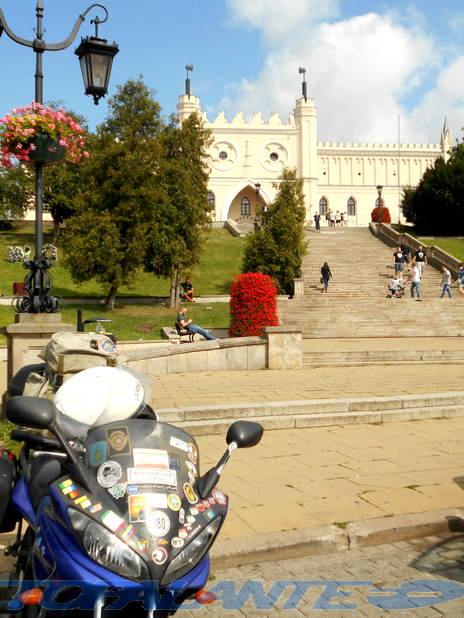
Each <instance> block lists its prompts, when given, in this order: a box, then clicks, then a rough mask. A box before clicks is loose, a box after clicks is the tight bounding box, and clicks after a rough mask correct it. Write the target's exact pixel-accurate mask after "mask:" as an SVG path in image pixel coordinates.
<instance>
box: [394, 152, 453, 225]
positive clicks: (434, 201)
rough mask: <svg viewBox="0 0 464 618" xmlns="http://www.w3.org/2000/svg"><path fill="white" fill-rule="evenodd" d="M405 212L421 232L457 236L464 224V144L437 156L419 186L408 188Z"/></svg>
mask: <svg viewBox="0 0 464 618" xmlns="http://www.w3.org/2000/svg"><path fill="white" fill-rule="evenodd" d="M402 209H403V215H404V216H405V218H406V221H408V222H409V223H412V225H414V227H415V228H416V230H417V232H419V233H420V234H433V235H434V236H447V235H455V234H456V230H462V229H463V227H464V144H459V145H457V146H455V147H454V148H453V149H452V150H451V156H450V158H449V159H448V161H446V163H445V161H444V159H443V158H439V159H436V161H435V163H434V165H433V167H431V168H428V169H427V170H426V171H425V173H424V175H423V176H422V179H421V181H420V182H419V184H418V185H417V187H415V188H414V187H404V188H403V199H402Z"/></svg>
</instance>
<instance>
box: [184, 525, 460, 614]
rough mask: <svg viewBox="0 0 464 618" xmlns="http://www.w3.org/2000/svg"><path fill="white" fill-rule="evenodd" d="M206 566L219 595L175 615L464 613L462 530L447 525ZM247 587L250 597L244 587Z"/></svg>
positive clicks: (210, 586)
mask: <svg viewBox="0 0 464 618" xmlns="http://www.w3.org/2000/svg"><path fill="white" fill-rule="evenodd" d="M211 573H212V575H211V580H210V582H209V585H208V590H210V591H212V592H215V594H216V596H217V597H218V600H217V601H215V602H214V603H212V604H211V605H204V606H199V605H196V607H197V608H198V609H197V610H195V611H192V610H191V609H187V608H186V606H185V605H184V607H183V610H182V611H179V615H180V616H182V617H183V618H193V617H194V616H196V617H197V618H209V617H216V616H221V617H222V618H224V617H227V618H243V617H244V616H246V617H247V618H250V617H254V616H259V617H260V618H268V617H269V618H277V616H280V615H281V616H283V618H304V617H305V616H311V617H312V616H314V618H317V616H331V618H337V617H349V616H353V617H355V616H356V617H359V618H364V617H368V618H370V617H372V616H375V617H378V616H386V615H388V616H390V615H392V616H394V617H398V618H399V617H400V616H407V617H408V618H413V617H416V616H420V617H421V618H441V617H442V616H445V617H446V618H462V616H464V535H463V534H453V533H448V534H443V535H438V536H433V537H427V538H421V539H414V540H411V541H402V542H398V543H393V544H388V545H379V546H377V547H366V548H364V549H353V550H349V551H340V552H336V553H332V554H324V555H319V556H308V557H305V558H299V559H295V560H282V561H279V562H267V563H262V564H257V565H253V566H244V567H240V568H234V569H226V570H222V571H219V570H215V569H214V565H213V566H212V569H211ZM228 582H232V583H228ZM250 582H255V583H250ZM261 582H262V588H261ZM276 582H278V583H276ZM292 582H293V583H292ZM310 582H311V583H310ZM329 582H334V583H329ZM419 582H420V583H419ZM242 585H244V586H245V587H244V588H242ZM247 587H248V588H247ZM400 587H401V589H400V590H399V588H400ZM260 588H261V590H260ZM380 589H383V590H380ZM385 589H393V590H389V591H387V590H385ZM231 590H232V593H231ZM250 590H253V592H254V596H253V597H250V596H249V594H248V592H249V591H250ZM245 591H247V592H245ZM240 592H241V593H242V594H240ZM235 593H237V594H235ZM219 598H221V600H219ZM252 599H254V600H252ZM445 599H449V600H445ZM234 608H235V609H234ZM259 608H261V609H259Z"/></svg>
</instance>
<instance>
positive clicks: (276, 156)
mask: <svg viewBox="0 0 464 618" xmlns="http://www.w3.org/2000/svg"><path fill="white" fill-rule="evenodd" d="M269 158H270V159H271V161H278V159H279V155H278V154H277V153H276V152H271V154H270V155H269Z"/></svg>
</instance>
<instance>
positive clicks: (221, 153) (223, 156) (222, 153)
mask: <svg viewBox="0 0 464 618" xmlns="http://www.w3.org/2000/svg"><path fill="white" fill-rule="evenodd" d="M219 158H220V159H221V161H225V160H226V159H227V152H226V151H225V150H221V152H220V153H219Z"/></svg>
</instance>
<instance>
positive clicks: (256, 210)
mask: <svg viewBox="0 0 464 618" xmlns="http://www.w3.org/2000/svg"><path fill="white" fill-rule="evenodd" d="M260 189H261V184H260V183H259V182H255V191H256V204H255V221H254V223H255V232H256V231H257V230H258V228H259V219H258V207H259V191H260Z"/></svg>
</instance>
